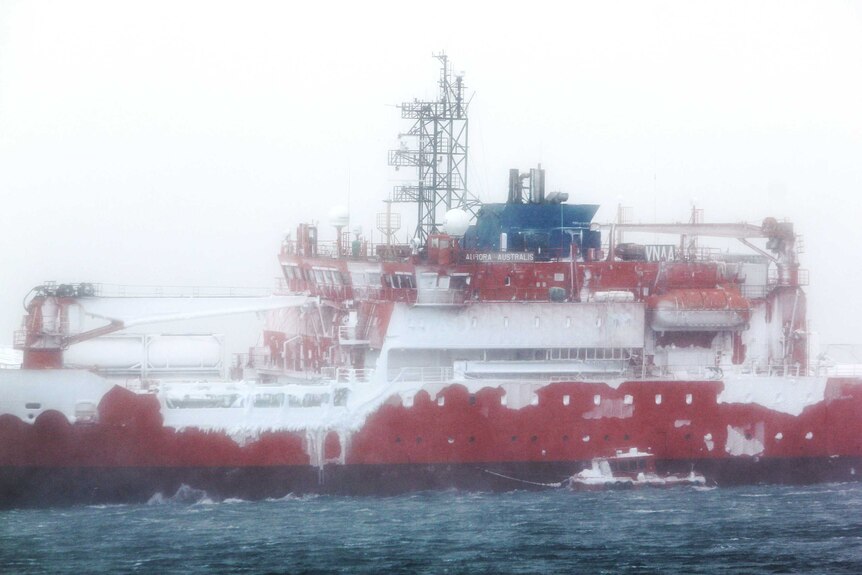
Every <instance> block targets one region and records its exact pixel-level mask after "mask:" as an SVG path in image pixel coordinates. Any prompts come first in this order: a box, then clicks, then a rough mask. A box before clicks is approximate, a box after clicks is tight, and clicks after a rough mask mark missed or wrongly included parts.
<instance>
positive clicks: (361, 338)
mask: <svg viewBox="0 0 862 575" xmlns="http://www.w3.org/2000/svg"><path fill="white" fill-rule="evenodd" d="M338 342H339V343H341V344H345V343H346V344H349V343H368V340H367V336H366V335H365V334H363V333H362V330H361V329H360V327H359V326H358V325H341V326H338Z"/></svg>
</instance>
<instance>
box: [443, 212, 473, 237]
mask: <svg viewBox="0 0 862 575" xmlns="http://www.w3.org/2000/svg"><path fill="white" fill-rule="evenodd" d="M472 219H473V216H472V215H470V214H469V213H467V212H465V211H464V210H459V209H457V208H455V209H452V210H449V211H448V212H446V215H445V216H444V217H443V226H442V227H443V231H444V232H446V233H447V234H449V235H450V236H463V235H464V232H466V231H467V228H468V227H469V226H470V222H471V220H472Z"/></svg>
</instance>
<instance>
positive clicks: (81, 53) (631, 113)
mask: <svg viewBox="0 0 862 575" xmlns="http://www.w3.org/2000/svg"><path fill="white" fill-rule="evenodd" d="M464 4H467V3H464V2H451V3H447V2H442V3H441V2H436V3H433V4H428V5H425V6H423V5H421V4H419V3H406V2H391V3H374V2H370V3H369V2H361V3H359V2H353V3H344V4H341V3H311V2H307V3H301V4H298V5H295V4H294V3H287V2H278V3H276V2H274V3H264V2H233V3H213V2H137V3H133V2H123V3H120V2H56V3H51V2H17V1H8V0H6V1H4V2H2V3H0V198H2V203H0V230H2V238H3V241H2V245H1V246H0V277H2V280H3V281H2V286H3V287H2V290H0V344H4V343H5V344H8V343H10V342H11V338H12V331H13V330H14V329H16V327H17V326H18V323H19V321H20V316H21V314H22V313H23V310H22V308H21V304H20V302H21V299H22V297H23V296H24V294H25V293H26V292H27V291H28V290H29V289H30V288H31V287H32V286H34V285H36V284H38V283H40V282H42V281H43V280H46V279H56V280H60V281H97V282H107V283H128V284H156V285H158V284H164V285H255V286H259V285H270V284H271V282H272V277H274V276H275V275H276V273H277V267H276V260H275V254H276V252H277V250H278V247H279V242H280V238H281V235H282V233H283V232H284V231H287V230H292V229H293V228H294V226H295V225H296V224H297V223H298V222H300V221H305V220H310V219H317V220H322V221H325V219H326V214H327V212H328V210H329V208H330V207H331V206H332V205H334V204H346V203H348V195H349V203H350V207H351V213H352V217H353V222H354V225H357V224H359V225H362V226H363V227H364V228H365V229H366V230H370V228H371V227H372V224H373V217H374V214H375V213H376V212H377V211H380V210H382V204H381V203H378V202H379V201H380V200H382V199H383V198H384V197H385V196H386V194H387V193H388V192H389V190H390V188H391V186H392V185H393V184H395V183H397V179H398V178H399V177H405V176H407V175H408V174H406V173H396V172H394V171H393V170H391V169H390V168H389V167H387V165H386V152H387V150H388V149H389V148H392V147H395V146H396V145H397V140H396V134H397V132H398V131H399V130H402V129H405V128H406V126H405V125H404V124H403V123H402V122H401V121H400V118H399V111H398V110H397V109H396V108H394V107H392V105H394V104H397V103H399V102H401V101H402V100H407V99H412V98H413V97H431V96H433V94H434V92H435V89H436V85H435V80H436V77H437V73H438V70H437V63H436V61H434V60H432V58H431V54H432V52H436V51H439V50H441V49H442V50H445V51H446V52H447V53H448V54H449V55H450V56H451V58H452V61H453V62H454V64H455V67H456V69H457V70H464V71H465V72H466V81H467V84H468V86H469V88H470V90H471V91H474V92H475V96H474V98H473V101H472V104H471V140H470V144H471V148H472V153H471V169H470V173H469V178H470V187H471V189H472V191H473V192H474V193H476V194H478V195H479V196H480V197H481V198H482V199H484V200H490V201H502V200H503V199H504V197H505V182H506V177H507V174H506V170H507V169H508V168H510V167H521V168H527V167H530V166H532V165H535V164H536V163H537V162H541V163H542V164H543V166H544V167H545V168H546V169H547V180H548V186H549V188H550V189H560V190H564V191H567V192H569V193H570V196H571V201H575V202H589V203H601V204H603V206H604V207H603V208H602V210H601V211H600V212H599V219H601V220H610V219H612V218H613V217H614V211H615V206H616V204H617V202H620V201H621V202H622V203H623V204H625V205H630V206H633V207H634V208H635V209H634V214H635V218H636V219H637V220H641V221H652V220H653V219H654V218H657V219H659V220H680V219H686V218H687V217H688V212H689V210H690V206H691V201H692V200H693V199H694V200H696V201H697V205H698V206H699V207H702V208H704V210H705V214H706V219H707V221H723V220H732V221H739V220H748V221H752V222H759V221H760V220H762V218H763V217H764V216H767V215H774V216H776V217H779V218H785V217H786V218H789V219H792V220H793V221H795V222H796V224H797V226H798V230H799V231H800V232H801V233H803V234H804V236H805V247H806V253H805V254H803V267H806V268H808V269H810V270H811V278H812V285H811V287H810V288H809V289H808V291H809V294H810V298H811V307H812V310H811V313H810V316H811V319H812V320H813V325H812V327H813V328H815V329H816V330H818V331H820V332H821V338H822V340H824V341H826V342H856V343H861V342H862V335H860V334H859V330H858V328H857V326H859V325H860V324H862V305H859V304H858V303H857V299H858V298H859V295H858V291H859V289H858V285H859V284H860V282H862V272H860V270H859V267H860V265H859V264H860V261H862V256H860V255H859V253H858V252H857V250H858V249H859V248H858V246H862V228H860V226H859V224H858V219H859V217H860V215H862V210H860V203H862V202H860V199H859V198H860V194H862V161H860V160H862V106H860V102H862V73H860V72H862V3H860V2H808V3H801V2H794V3H790V2H758V3H752V2H713V3H707V2H698V3H691V2H680V3H676V2H601V3H598V2H595V3H572V2H567V3H560V4H559V5H557V4H555V3H544V2H530V3H526V4H525V3H517V4H514V5H512V6H507V5H506V4H497V3H495V4H494V5H493V6H491V5H485V4H484V3H482V4H479V3H475V4H474V5H470V6H467V7H465V6H464ZM432 11H433V12H434V14H432V15H429V13H430V12H432ZM328 233H330V232H329V230H325V231H324V234H328Z"/></svg>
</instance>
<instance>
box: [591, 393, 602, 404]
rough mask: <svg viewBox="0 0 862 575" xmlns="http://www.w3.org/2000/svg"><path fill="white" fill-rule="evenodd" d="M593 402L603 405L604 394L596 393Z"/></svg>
mask: <svg viewBox="0 0 862 575" xmlns="http://www.w3.org/2000/svg"><path fill="white" fill-rule="evenodd" d="M593 403H594V404H595V405H601V404H602V396H601V395H598V394H596V395H594V396H593Z"/></svg>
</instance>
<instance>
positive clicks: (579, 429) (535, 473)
mask: <svg viewBox="0 0 862 575" xmlns="http://www.w3.org/2000/svg"><path fill="white" fill-rule="evenodd" d="M722 389H723V384H722V383H721V382H704V381H695V382H680V381H674V382H653V381H649V382H646V381H631V382H624V383H623V384H621V385H620V386H619V387H618V388H617V389H614V388H612V387H609V386H607V385H605V384H597V383H584V382H572V383H555V384H550V385H548V386H545V387H544V388H542V389H540V390H539V392H538V395H539V400H538V402H537V404H536V405H528V406H525V407H523V408H521V409H517V410H514V409H508V408H507V407H505V406H503V405H501V402H500V390H498V389H495V388H490V387H489V388H483V389H481V390H479V392H478V393H475V394H471V393H469V392H468V391H467V390H466V388H465V387H464V386H461V385H457V384H456V385H450V386H448V387H445V388H444V389H443V390H442V391H441V393H440V394H439V396H438V397H444V398H445V401H444V402H443V405H440V402H438V401H431V399H430V396H429V395H428V394H427V393H425V392H422V391H420V392H419V393H418V394H417V395H416V399H415V401H414V403H413V405H412V406H411V407H405V406H404V405H402V404H401V402H400V400H398V399H397V396H396V397H394V398H392V399H390V400H389V401H387V402H386V403H384V404H383V405H382V406H380V407H379V408H378V409H377V410H376V411H374V412H373V413H372V414H371V415H370V416H369V417H368V418H367V420H366V421H365V423H364V425H363V426H362V427H361V429H359V430H358V431H356V432H355V433H353V434H352V435H351V437H350V438H349V440H347V439H346V438H344V439H345V441H344V443H345V445H344V449H345V450H346V452H345V453H341V450H342V445H341V443H342V438H341V437H339V435H338V434H337V433H334V432H331V433H330V434H328V435H327V436H326V439H325V441H324V451H325V454H324V455H325V458H324V463H323V464H322V465H313V464H312V463H311V460H310V458H309V455H308V445H307V439H306V437H305V434H304V433H302V432H296V431H293V432H288V431H282V432H268V433H262V434H261V435H260V436H259V437H258V438H257V439H255V440H254V441H250V442H247V443H245V444H243V445H240V444H239V443H237V442H236V441H234V440H233V439H231V438H230V437H228V436H227V435H225V434H224V433H219V432H212V431H210V432H207V431H202V430H198V429H188V430H184V431H176V430H174V429H173V428H170V427H166V426H164V424H163V422H162V415H161V413H160V405H159V403H158V401H156V398H155V396H153V395H148V394H135V393H132V392H129V391H127V390H125V389H122V388H119V387H114V388H113V389H112V390H111V391H109V392H108V393H107V394H106V395H105V396H104V397H103V398H102V400H101V402H100V404H99V408H98V410H99V414H98V415H99V416H98V423H74V424H72V423H69V421H68V420H67V419H66V417H65V416H64V415H63V414H61V413H60V412H58V411H50V410H49V411H45V412H44V413H42V414H41V415H40V416H39V417H38V418H36V420H35V421H34V422H33V423H32V424H31V423H25V422H24V421H22V420H20V419H19V418H17V417H14V416H12V415H8V414H7V415H3V416H0V506H3V507H9V506H22V505H53V504H59V503H96V502H99V503H101V502H144V501H147V500H148V499H149V498H150V497H152V496H153V495H154V494H155V493H162V494H163V495H165V496H170V495H171V494H173V493H174V492H176V491H177V489H179V487H180V486H181V485H183V484H185V485H188V486H190V487H193V488H196V489H203V490H206V491H207V493H208V494H209V495H210V496H211V497H218V498H222V497H240V498H265V497H282V496H284V495H286V494H288V493H294V494H301V493H338V494H391V493H399V492H405V491H411V490H422V489H439V488H465V489H489V490H506V489H522V488H531V487H534V486H533V485H532V483H553V482H559V481H561V480H562V479H563V478H565V477H567V476H570V475H571V474H572V473H573V472H574V471H577V470H578V469H580V468H582V467H583V466H584V465H585V464H586V463H587V462H589V461H590V460H591V459H592V458H593V457H597V456H602V455H607V454H608V453H609V452H613V450H614V449H619V448H626V447H629V446H637V447H638V448H640V449H643V450H645V451H646V450H648V451H649V452H650V453H651V454H652V455H653V456H654V458H655V463H656V470H657V471H659V472H662V473H688V472H689V471H692V470H695V471H697V472H698V473H701V474H703V475H704V476H705V477H706V478H707V480H708V481H710V482H714V483H716V484H718V485H734V484H745V483H760V482H769V483H812V482H821V481H850V480H855V479H856V478H857V477H858V476H857V474H856V470H857V469H862V467H860V465H862V439H860V438H862V425H860V424H858V423H855V422H857V421H858V419H856V418H855V417H854V414H856V413H859V412H860V410H862V382H860V381H858V380H853V379H832V380H829V381H828V382H827V384H826V389H825V394H824V399H823V400H822V401H819V402H816V403H814V404H813V405H810V406H808V407H806V408H805V409H804V410H803V412H802V413H801V414H799V415H790V414H787V413H779V412H776V411H774V410H770V409H767V408H765V407H763V406H760V405H756V404H740V403H719V402H718V401H717V397H718V395H719V394H720V392H721V391H722ZM656 395H661V396H662V400H661V403H660V404H657V403H656V401H655V397H656ZM596 396H600V397H601V404H602V405H605V406H607V407H606V408H605V409H607V410H609V411H607V412H605V413H602V414H600V413H598V412H597V407H598V406H596V401H595V398H596ZM627 396H629V397H631V405H632V406H633V408H632V409H631V410H630V411H629V410H624V409H623V410H621V409H620V407H621V406H626V398H627ZM566 397H567V398H568V399H564V398H566ZM680 422H684V423H685V424H684V425H680ZM734 430H743V433H745V435H747V436H748V441H757V440H758V438H759V440H760V441H762V443H763V450H762V452H760V453H757V454H748V453H744V452H740V447H739V444H738V442H736V439H735V436H734V435H733V434H734V433H735V431H734ZM745 430H749V431H748V432H745ZM704 436H707V437H709V438H710V439H709V441H704V439H703V438H704ZM743 437H745V436H743ZM735 442H736V443H735ZM710 443H711V444H712V448H710V445H709V444H710ZM743 451H744V450H743ZM338 458H342V461H343V462H342V463H337V462H336V460H337V459H338Z"/></svg>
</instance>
